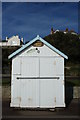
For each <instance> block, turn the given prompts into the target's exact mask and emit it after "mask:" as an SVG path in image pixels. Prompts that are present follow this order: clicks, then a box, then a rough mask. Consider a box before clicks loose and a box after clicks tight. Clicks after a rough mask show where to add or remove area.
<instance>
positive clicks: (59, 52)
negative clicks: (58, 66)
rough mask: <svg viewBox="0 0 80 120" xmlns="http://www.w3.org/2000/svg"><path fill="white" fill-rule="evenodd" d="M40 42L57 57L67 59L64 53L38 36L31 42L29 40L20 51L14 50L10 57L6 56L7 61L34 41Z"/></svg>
mask: <svg viewBox="0 0 80 120" xmlns="http://www.w3.org/2000/svg"><path fill="white" fill-rule="evenodd" d="M37 40H40V41H41V42H43V43H44V44H45V45H47V46H48V47H49V48H51V49H52V50H53V51H55V52H56V53H58V54H59V55H61V56H62V57H64V58H66V59H68V56H67V55H65V54H64V53H62V52H61V51H59V50H58V49H56V48H55V47H54V46H52V45H51V44H49V43H48V42H46V41H45V40H44V39H42V38H41V37H40V36H39V35H37V37H36V38H34V39H33V40H31V41H30V42H28V43H27V44H25V45H23V46H22V47H21V48H20V49H18V50H16V51H15V52H13V53H12V54H11V55H9V56H8V59H10V58H13V57H14V56H15V55H17V54H19V53H20V52H21V51H23V50H24V49H25V48H27V47H28V46H30V45H31V44H32V43H34V42H35V41H37Z"/></svg>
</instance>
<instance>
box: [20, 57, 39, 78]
mask: <svg viewBox="0 0 80 120" xmlns="http://www.w3.org/2000/svg"><path fill="white" fill-rule="evenodd" d="M21 66H22V69H21V70H22V71H21V76H23V77H38V76H39V59H38V58H34V57H22V65H21Z"/></svg>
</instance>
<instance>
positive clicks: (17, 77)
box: [8, 35, 68, 108]
mask: <svg viewBox="0 0 80 120" xmlns="http://www.w3.org/2000/svg"><path fill="white" fill-rule="evenodd" d="M8 58H9V59H12V73H11V103H10V106H11V107H20V108H55V107H65V84H64V83H65V80H64V58H65V59H68V57H67V56H66V55H65V54H64V53H62V52H61V51H59V50H58V49H56V48H55V47H54V46H52V45H51V44H49V43H48V42H46V41H45V40H44V39H42V38H41V37H40V36H39V35H37V37H36V38H34V39H33V40H31V41H30V42H28V43H27V44H25V45H23V46H22V47H21V48H20V49H18V50H16V51H15V52H13V53H12V54H11V55H9V56H8Z"/></svg>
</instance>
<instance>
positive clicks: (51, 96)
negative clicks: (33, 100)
mask: <svg viewBox="0 0 80 120" xmlns="http://www.w3.org/2000/svg"><path fill="white" fill-rule="evenodd" d="M56 86H57V80H56V79H54V80H52V79H48V80H46V79H43V80H40V107H42V108H54V107H55V106H56V92H57V89H56Z"/></svg>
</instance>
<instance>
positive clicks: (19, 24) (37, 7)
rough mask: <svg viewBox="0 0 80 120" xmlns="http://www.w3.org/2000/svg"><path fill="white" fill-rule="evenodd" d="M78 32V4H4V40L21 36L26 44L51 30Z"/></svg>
mask: <svg viewBox="0 0 80 120" xmlns="http://www.w3.org/2000/svg"><path fill="white" fill-rule="evenodd" d="M52 27H53V29H54V30H56V29H59V30H65V29H66V28H69V30H71V29H73V30H75V31H76V32H78V3H77V2H76V3H58V2H55V3H54V2H53V3H26V2H24V3H22V2H21V3H20V2H16V3H15V2H14V3H10V2H9V3H8V2H6V3H2V38H3V39H5V37H6V36H8V37H11V36H13V35H16V34H17V35H19V36H20V37H23V38H24V42H26V41H28V40H31V39H33V38H34V37H36V35H37V34H39V35H40V36H41V37H44V36H46V35H48V34H50V30H51V28H52Z"/></svg>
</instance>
